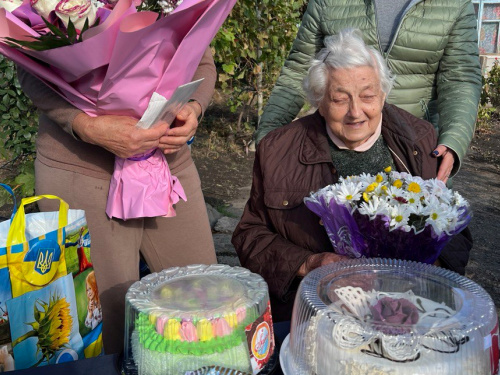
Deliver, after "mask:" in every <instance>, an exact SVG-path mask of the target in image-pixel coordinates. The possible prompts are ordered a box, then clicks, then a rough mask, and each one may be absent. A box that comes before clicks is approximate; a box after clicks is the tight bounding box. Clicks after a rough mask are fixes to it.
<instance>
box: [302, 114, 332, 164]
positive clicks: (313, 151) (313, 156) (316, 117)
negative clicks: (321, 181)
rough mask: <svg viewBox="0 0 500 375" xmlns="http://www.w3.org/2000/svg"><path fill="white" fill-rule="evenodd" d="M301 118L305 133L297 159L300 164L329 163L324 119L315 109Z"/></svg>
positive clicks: (329, 157) (330, 159) (328, 147)
mask: <svg viewBox="0 0 500 375" xmlns="http://www.w3.org/2000/svg"><path fill="white" fill-rule="evenodd" d="M302 120H304V127H305V133H306V134H305V136H304V138H303V139H302V142H301V144H300V150H299V161H300V162H301V163H302V164H318V163H331V162H332V157H331V155H330V146H329V145H328V134H327V133H326V123H325V119H324V118H323V117H322V116H321V115H320V114H319V111H316V112H314V113H313V114H312V115H310V116H307V117H304V118H303V119H302Z"/></svg>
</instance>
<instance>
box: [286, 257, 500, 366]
mask: <svg viewBox="0 0 500 375" xmlns="http://www.w3.org/2000/svg"><path fill="white" fill-rule="evenodd" d="M498 360H499V358H498V318H497V313H496V309H495V305H494V303H493V301H492V300H491V298H490V297H489V295H488V294H487V293H486V292H485V290H484V289H483V288H481V287H480V286H479V285H477V284H476V283H474V282H473V281H471V280H469V279H467V278H465V277H462V276H460V275H458V274H456V273H454V272H451V271H448V270H445V269H442V268H439V267H436V266H432V265H428V264H422V263H416V262H410V261H400V260H388V259H376V258H372V259H356V260H351V261H346V262H339V263H334V264H330V265H327V266H324V267H321V268H318V269H316V270H314V271H312V272H311V273H309V274H308V275H307V276H306V277H305V278H304V279H303V280H302V282H301V284H300V287H299V290H298V292H297V296H296V299H295V304H294V310H293V316H292V322H291V332H290V335H289V336H288V337H287V338H286V339H285V342H284V343H283V346H282V348H281V352H280V363H281V366H282V369H283V372H284V374H285V375H303V374H308V375H309V374H311V375H313V374H314V375H330V374H336V375H354V374H380V375H382V374H390V375H398V374H405V375H409V374H410V375H411V374H414V375H417V374H418V375H425V374H440V375H443V374H445V375H448V374H450V375H451V374H453V375H460V374H464V375H465V374H468V375H472V374H474V375H490V374H496V373H497V372H498Z"/></svg>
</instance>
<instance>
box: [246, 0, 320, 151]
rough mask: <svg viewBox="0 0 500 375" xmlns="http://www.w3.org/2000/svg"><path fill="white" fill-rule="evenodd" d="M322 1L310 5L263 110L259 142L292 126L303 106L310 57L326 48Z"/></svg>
mask: <svg viewBox="0 0 500 375" xmlns="http://www.w3.org/2000/svg"><path fill="white" fill-rule="evenodd" d="M322 2H323V0H311V1H310V2H309V5H308V6H307V10H306V12H305V13H304V16H303V18H302V24H301V26H300V28H299V31H298V33H297V37H296V38H295V41H294V42H293V46H292V49H291V51H290V55H289V56H288V59H287V60H286V61H285V64H284V66H283V68H282V70H281V73H280V76H279V78H278V80H277V82H276V85H275V86H274V89H273V91H272V92H271V96H270V98H269V100H268V102H267V105H266V107H265V108H264V113H263V114H262V117H261V119H260V122H259V126H258V128H257V131H256V133H255V140H256V142H257V143H258V142H260V140H261V139H262V138H263V137H264V136H265V135H266V134H267V133H269V132H270V131H271V130H274V129H276V128H279V127H280V126H282V125H286V124H288V123H290V122H291V121H292V120H293V119H294V118H295V117H296V116H297V114H298V113H299V112H300V110H301V108H302V106H303V105H304V102H305V94H304V92H303V90H302V81H303V79H304V77H305V76H306V74H307V70H308V69H309V65H310V60H311V58H313V57H314V56H315V54H316V53H317V52H318V51H319V50H320V49H321V48H322V47H323V37H324V36H323V33H322V32H321V30H320V17H321V11H320V9H321V3H322Z"/></svg>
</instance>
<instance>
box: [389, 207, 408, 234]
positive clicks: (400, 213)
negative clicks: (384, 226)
mask: <svg viewBox="0 0 500 375" xmlns="http://www.w3.org/2000/svg"><path fill="white" fill-rule="evenodd" d="M412 212H413V211H412V209H411V206H407V205H401V206H393V207H391V212H390V217H391V222H390V223H389V227H390V230H394V229H398V228H400V229H402V230H404V231H405V232H409V231H410V229H411V227H410V226H409V225H408V219H409V217H410V215H411V214H412Z"/></svg>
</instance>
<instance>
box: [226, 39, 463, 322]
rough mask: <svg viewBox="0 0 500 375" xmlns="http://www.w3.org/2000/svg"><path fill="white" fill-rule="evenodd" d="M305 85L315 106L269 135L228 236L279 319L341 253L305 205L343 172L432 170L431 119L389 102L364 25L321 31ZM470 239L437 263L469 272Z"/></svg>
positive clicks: (425, 174) (459, 240)
mask: <svg viewBox="0 0 500 375" xmlns="http://www.w3.org/2000/svg"><path fill="white" fill-rule="evenodd" d="M325 45H326V47H325V48H324V49H322V50H321V51H320V52H319V53H318V55H317V56H316V59H314V60H313V61H312V65H311V67H310V69H309V72H308V75H307V77H306V79H305V80H304V89H305V91H306V92H307V95H308V98H309V100H310V102H311V104H312V105H313V106H315V107H317V111H316V112H315V113H314V114H312V115H309V116H306V117H303V118H300V119H298V120H296V121H294V122H292V123H291V124H288V125H287V126H284V127H282V128H279V129H277V130H275V131H273V132H271V133H269V134H268V135H267V136H266V137H265V138H264V139H263V140H262V141H261V143H260V144H259V147H258V149H257V153H256V156H255V164H254V170H253V183H252V190H251V193H250V199H249V201H248V203H247V205H246V207H245V211H244V213H243V216H242V218H241V221H240V223H239V224H238V227H237V228H236V230H235V232H234V235H233V239H232V242H233V244H234V246H235V248H236V251H237V253H238V256H239V258H240V261H241V264H242V265H243V266H244V267H246V268H248V269H250V270H252V271H253V272H256V273H259V274H261V275H262V276H263V277H264V279H265V280H266V281H267V283H268V285H269V290H270V294H271V304H272V312H273V319H274V320H275V321H283V320H289V319H290V317H291V312H292V305H293V300H294V295H295V291H296V289H297V286H298V283H299V282H300V280H301V278H302V277H303V276H305V275H306V274H307V273H308V272H310V271H311V270H313V269H314V268H316V267H319V266H321V265H325V264H328V263H331V262H337V261H340V260H343V259H345V257H344V256H341V255H338V254H335V252H334V250H335V249H334V248H333V247H332V244H331V242H330V240H329V238H328V236H327V234H326V231H325V229H324V228H323V227H322V226H321V223H320V220H319V218H318V217H317V216H316V215H315V214H314V213H312V212H311V211H309V210H308V209H307V207H305V205H304V203H303V199H304V197H306V196H308V195H309V194H310V192H312V191H315V190H318V189H320V188H322V187H324V186H326V185H329V184H334V183H336V182H337V181H338V179H339V177H341V176H342V177H345V176H350V175H356V174H360V173H363V172H365V173H371V174H376V173H377V172H380V171H382V170H383V169H384V168H386V167H388V166H391V167H392V169H395V170H398V171H402V172H403V171H404V172H408V173H410V174H412V175H416V176H421V177H422V178H424V179H429V178H435V177H436V175H437V171H438V164H437V159H436V158H434V157H433V156H432V151H433V150H434V149H435V147H436V145H437V135H436V132H435V130H434V128H433V126H432V125H431V124H430V123H428V122H426V121H424V120H421V119H419V118H417V117H415V116H413V115H411V114H410V113H408V112H406V111H404V110H402V109H399V108H397V107H395V106H392V105H389V104H386V103H385V98H386V97H387V95H388V94H389V92H390V90H391V87H392V83H393V77H392V75H391V72H390V71H389V69H388V68H387V66H386V64H385V61H384V59H383V57H382V56H381V55H380V53H379V52H378V51H376V50H375V49H373V48H372V47H368V46H366V45H365V43H364V42H363V39H362V38H361V35H360V33H359V31H357V30H344V31H342V32H340V33H339V34H338V35H336V36H331V37H328V38H326V39H325ZM471 247H472V239H471V237H470V232H469V231H468V230H467V229H466V230H464V231H462V233H461V234H460V235H458V236H455V237H454V239H453V240H452V241H451V242H450V243H449V244H448V246H447V247H446V248H445V249H444V250H443V252H442V254H441V256H440V258H439V260H438V261H437V263H438V265H441V266H442V267H446V268H449V269H452V270H454V271H456V272H459V273H461V274H463V273H464V272H465V266H466V264H467V262H468V258H469V252H470V249H471Z"/></svg>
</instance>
